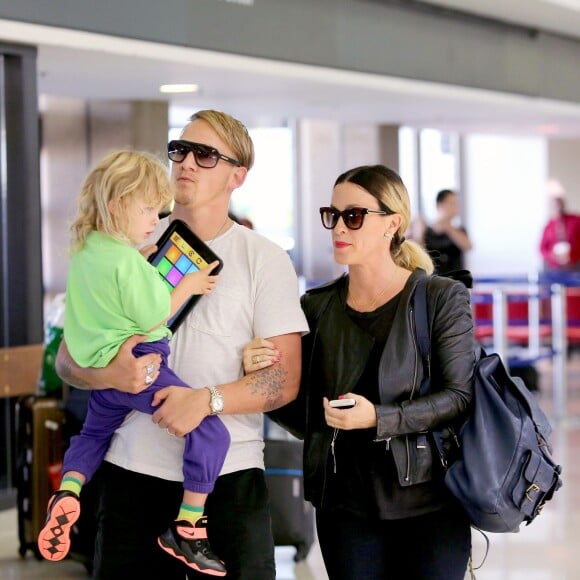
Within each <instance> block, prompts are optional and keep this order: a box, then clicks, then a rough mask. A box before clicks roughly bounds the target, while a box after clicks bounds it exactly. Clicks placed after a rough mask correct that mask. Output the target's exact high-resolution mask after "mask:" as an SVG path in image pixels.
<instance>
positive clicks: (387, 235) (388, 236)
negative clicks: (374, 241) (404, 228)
mask: <svg viewBox="0 0 580 580" xmlns="http://www.w3.org/2000/svg"><path fill="white" fill-rule="evenodd" d="M383 237H384V238H387V239H388V240H392V239H393V234H392V233H391V232H385V233H384V234H383Z"/></svg>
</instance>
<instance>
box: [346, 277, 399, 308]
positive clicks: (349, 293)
mask: <svg viewBox="0 0 580 580" xmlns="http://www.w3.org/2000/svg"><path fill="white" fill-rule="evenodd" d="M396 277H397V276H396V272H395V275H393V277H392V278H391V280H390V281H389V283H388V284H387V285H386V286H385V287H384V288H383V289H382V290H381V291H380V292H379V293H378V294H377V295H376V296H375V297H374V298H373V299H372V301H371V302H370V304H369V306H368V307H367V308H362V307H361V305H360V304H359V302H358V300H357V299H356V298H355V297H354V294H353V293H352V290H351V289H350V285H349V291H348V297H349V299H350V300H351V301H352V304H353V306H354V307H355V310H357V311H358V312H373V311H374V310H375V307H376V305H377V304H378V303H379V300H380V299H381V298H382V297H383V296H384V295H385V294H386V292H387V290H388V289H389V288H391V286H393V284H394V283H395V280H396Z"/></svg>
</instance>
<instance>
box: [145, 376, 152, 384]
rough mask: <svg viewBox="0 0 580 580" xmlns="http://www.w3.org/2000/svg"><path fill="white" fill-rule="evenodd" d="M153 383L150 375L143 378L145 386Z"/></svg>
mask: <svg viewBox="0 0 580 580" xmlns="http://www.w3.org/2000/svg"><path fill="white" fill-rule="evenodd" d="M152 382H153V377H152V376H151V375H147V376H146V377H145V384H146V385H150V384H151V383H152Z"/></svg>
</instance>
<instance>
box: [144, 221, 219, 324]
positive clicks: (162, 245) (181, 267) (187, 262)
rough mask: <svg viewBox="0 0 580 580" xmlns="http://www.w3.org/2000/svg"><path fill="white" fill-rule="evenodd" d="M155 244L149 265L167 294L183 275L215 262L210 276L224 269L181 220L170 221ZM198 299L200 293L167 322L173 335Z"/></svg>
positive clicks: (208, 248) (206, 246)
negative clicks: (154, 268)
mask: <svg viewBox="0 0 580 580" xmlns="http://www.w3.org/2000/svg"><path fill="white" fill-rule="evenodd" d="M156 245H157V248H158V250H157V251H156V252H155V253H154V254H152V255H151V256H149V262H151V264H153V265H154V266H155V267H156V268H157V270H158V272H159V274H160V275H161V278H162V279H163V281H164V282H165V284H166V285H167V287H168V288H169V290H170V291H172V290H173V289H174V288H175V286H177V284H178V283H179V281H180V280H181V279H182V278H183V276H184V275H185V274H188V273H189V272H195V271H197V270H202V269H203V268H206V267H207V266H208V264H211V263H212V262H214V261H215V260H218V261H219V264H218V265H217V266H216V267H215V268H214V270H213V274H217V273H218V272H219V271H220V270H221V269H222V267H223V262H222V260H221V259H220V258H219V257H218V256H216V254H215V253H214V252H213V251H212V249H211V248H210V247H209V246H208V245H207V244H206V243H205V242H203V241H202V240H200V239H199V238H198V237H197V236H196V235H195V234H194V233H193V232H192V231H191V230H190V229H189V227H188V226H187V224H186V223H185V222H183V221H181V220H173V221H172V222H171V223H170V224H169V227H168V228H167V229H166V230H165V231H164V232H163V234H161V237H160V238H159V240H158V241H157V244H156ZM200 298H201V294H196V295H194V296H192V297H191V298H190V299H189V300H188V301H187V302H186V303H185V304H184V305H183V306H182V307H181V309H180V310H179V311H178V312H177V313H176V314H175V316H173V318H171V319H170V320H169V321H168V322H167V326H168V327H169V328H170V330H171V331H172V332H175V331H176V330H177V327H178V326H179V325H180V324H181V322H182V321H183V319H184V318H185V316H186V315H187V313H188V312H189V311H190V310H191V309H192V308H193V307H194V306H195V304H196V302H197V301H198V300H199V299H200Z"/></svg>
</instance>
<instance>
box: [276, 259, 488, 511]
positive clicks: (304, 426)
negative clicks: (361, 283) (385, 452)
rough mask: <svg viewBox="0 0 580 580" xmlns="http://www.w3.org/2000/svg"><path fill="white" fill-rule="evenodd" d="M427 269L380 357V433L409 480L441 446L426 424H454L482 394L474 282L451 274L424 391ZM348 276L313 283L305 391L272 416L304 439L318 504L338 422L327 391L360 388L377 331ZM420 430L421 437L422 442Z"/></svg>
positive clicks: (308, 488)
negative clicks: (421, 312)
mask: <svg viewBox="0 0 580 580" xmlns="http://www.w3.org/2000/svg"><path fill="white" fill-rule="evenodd" d="M421 276H426V274H425V272H424V271H423V270H420V269H417V270H415V271H414V272H413V273H412V275H411V277H410V278H409V280H408V282H407V284H406V285H405V287H404V289H403V291H402V294H401V297H400V301H399V306H398V308H397V311H396V314H395V317H394V321H393V327H392V329H391V332H390V334H389V338H388V340H387V343H386V345H385V348H384V351H383V354H382V356H381V361H380V366H379V396H380V403H379V404H377V405H376V413H377V430H376V440H377V441H384V442H385V446H387V447H388V448H390V449H391V450H392V454H393V458H394V462H395V465H396V469H397V473H398V480H399V483H400V485H401V486H403V487H407V486H413V485H415V484H418V483H423V482H427V481H430V480H431V479H432V477H433V474H434V473H440V471H439V470H434V469H433V461H434V459H433V458H434V457H435V454H433V453H432V451H431V449H430V445H429V444H427V446H426V447H425V446H424V443H425V441H426V440H427V441H428V438H426V437H425V433H426V432H428V431H429V430H432V429H434V428H441V427H444V426H446V425H451V424H453V422H454V421H457V420H458V419H459V418H461V416H462V415H463V414H464V412H465V411H466V409H467V408H468V406H469V404H470V401H471V399H472V393H473V390H472V379H473V369H474V365H475V360H476V356H477V353H478V347H477V344H476V342H475V338H474V333H473V320H472V316H471V307H470V302H469V293H468V290H467V288H466V287H465V286H464V285H463V284H462V283H461V282H456V281H454V280H451V279H450V278H445V277H439V276H434V277H432V278H431V279H430V280H429V282H428V286H427V288H428V290H427V295H428V311H429V325H430V329H431V390H430V393H429V394H428V395H427V396H424V397H418V396H417V395H418V389H419V386H420V384H421V380H422V378H423V364H422V360H421V355H420V353H419V351H418V348H417V345H416V341H415V328H414V324H413V310H412V294H413V291H414V288H415V285H416V283H417V280H418V279H419V277H421ZM347 288H348V276H343V277H341V278H339V279H337V280H335V281H334V282H331V283H329V284H326V285H324V286H321V287H318V288H315V289H312V290H309V291H308V292H307V293H306V294H305V295H304V296H303V297H302V307H303V309H304V312H305V314H306V317H307V319H308V322H309V325H310V333H309V334H308V335H307V336H306V337H305V338H304V342H303V365H302V373H303V377H302V384H301V389H300V393H299V396H298V398H297V399H296V401H294V402H293V403H291V404H290V405H287V406H286V407H283V408H282V409H279V410H278V411H276V412H274V413H272V414H271V415H272V418H273V419H274V420H276V421H277V422H278V423H280V424H281V425H283V426H284V427H286V428H287V429H288V430H289V431H291V432H292V433H294V434H295V435H296V436H298V437H300V438H303V439H304V480H305V481H304V484H305V496H306V499H308V500H310V501H311V502H312V503H313V504H314V505H315V506H316V507H320V506H321V505H322V503H323V499H324V488H325V477H326V475H325V474H326V473H327V471H326V465H327V461H328V460H329V458H330V447H331V441H332V434H333V430H332V429H331V428H330V427H328V426H327V425H326V423H325V421H324V411H323V406H322V397H323V396H326V397H328V398H329V399H336V398H337V397H338V395H340V394H343V393H346V392H349V391H353V389H354V388H355V385H356V384H357V382H358V381H359V378H360V377H361V375H362V374H363V371H364V368H365V365H366V361H367V359H368V357H369V355H370V353H371V349H372V346H373V342H374V339H373V338H372V337H371V336H370V335H368V334H367V333H366V332H364V331H363V330H362V329H361V328H360V327H359V326H358V325H357V324H355V323H354V322H353V321H352V320H351V319H350V318H349V316H348V315H347V313H346V311H345V303H346V291H347ZM418 439H419V440H420V444H419V445H418Z"/></svg>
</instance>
